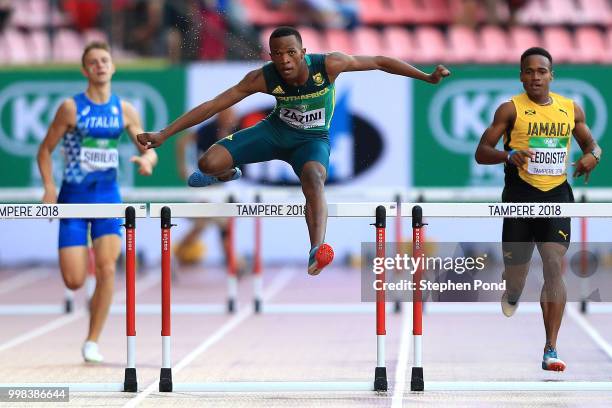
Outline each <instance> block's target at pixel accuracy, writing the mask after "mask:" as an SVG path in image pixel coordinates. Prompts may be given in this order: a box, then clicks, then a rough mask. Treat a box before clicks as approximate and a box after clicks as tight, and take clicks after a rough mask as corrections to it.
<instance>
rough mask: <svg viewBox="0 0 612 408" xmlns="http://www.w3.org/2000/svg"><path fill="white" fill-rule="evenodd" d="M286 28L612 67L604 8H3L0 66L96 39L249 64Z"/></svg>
mask: <svg viewBox="0 0 612 408" xmlns="http://www.w3.org/2000/svg"><path fill="white" fill-rule="evenodd" d="M285 24H287V25H294V26H296V27H298V28H299V29H300V30H301V31H302V33H303V36H304V44H305V46H306V47H307V49H308V50H309V51H311V52H322V51H328V50H340V51H344V52H347V53H354V54H366V53H367V54H379V53H380V54H386V55H391V56H395V57H398V58H402V59H406V60H409V61H413V62H415V63H432V62H438V61H440V62H445V63H507V62H514V61H516V58H517V56H518V55H520V52H521V50H524V49H525V48H528V47H529V46H533V45H542V46H544V47H546V48H548V49H549V50H550V51H551V53H552V54H553V56H554V57H555V59H556V60H557V61H559V62H569V63H601V62H603V63H605V62H611V61H612V4H611V2H610V1H609V0H0V30H1V35H0V61H1V62H2V63H3V64H32V63H48V62H49V61H57V62H74V61H78V59H79V57H80V53H81V50H82V47H83V44H84V43H87V42H89V41H91V40H95V39H105V40H107V41H108V42H109V43H110V44H111V45H112V46H113V48H114V52H115V56H116V58H118V59H121V60H123V59H133V58H139V57H153V58H162V59H167V60H169V61H170V62H172V63H177V64H178V63H183V62H190V61H196V60H204V61H211V60H213V61H214V60H256V59H260V58H262V56H264V55H265V49H266V43H267V37H268V34H269V32H270V30H271V29H272V28H273V27H275V26H277V25H285Z"/></svg>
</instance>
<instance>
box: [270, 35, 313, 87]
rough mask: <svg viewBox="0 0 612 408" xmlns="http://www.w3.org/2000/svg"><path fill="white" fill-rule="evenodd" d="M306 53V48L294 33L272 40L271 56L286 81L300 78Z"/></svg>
mask: <svg viewBox="0 0 612 408" xmlns="http://www.w3.org/2000/svg"><path fill="white" fill-rule="evenodd" d="M305 54H306V49H305V48H302V45H301V44H300V42H299V41H298V39H297V38H296V36H294V35H288V36H286V37H278V38H272V39H271V40H270V58H271V59H272V62H273V63H274V66H275V67H276V70H277V71H278V73H279V74H280V76H281V77H282V78H283V79H284V80H285V81H295V80H297V79H298V77H299V73H300V68H301V67H302V63H303V61H304V55H305Z"/></svg>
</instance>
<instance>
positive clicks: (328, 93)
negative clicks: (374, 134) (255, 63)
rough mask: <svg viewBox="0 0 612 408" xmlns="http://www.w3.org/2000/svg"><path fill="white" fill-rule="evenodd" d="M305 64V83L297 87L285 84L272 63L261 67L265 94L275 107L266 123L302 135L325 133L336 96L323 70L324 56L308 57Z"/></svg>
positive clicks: (327, 130) (313, 55) (332, 112)
mask: <svg viewBox="0 0 612 408" xmlns="http://www.w3.org/2000/svg"><path fill="white" fill-rule="evenodd" d="M305 60H306V64H307V65H308V80H307V81H306V83H305V84H304V85H300V86H291V85H289V84H287V83H286V82H285V81H284V80H283V79H282V78H281V76H280V75H279V74H278V72H277V71H276V68H275V67H274V64H273V63H272V62H269V63H267V64H266V65H264V66H263V73H264V78H265V80H266V88H267V93H268V94H270V95H272V96H274V97H275V98H276V107H275V108H274V111H272V113H271V114H270V115H269V116H268V117H267V118H266V120H267V121H269V122H271V123H273V124H281V125H284V126H289V127H290V128H292V129H294V130H298V131H301V132H306V133H313V134H315V133H316V134H321V133H328V132H329V126H330V122H331V118H332V116H333V114H334V104H335V94H336V92H335V88H334V84H333V83H331V82H330V81H329V78H328V76H327V71H326V70H325V55H324V54H307V55H306V56H305Z"/></svg>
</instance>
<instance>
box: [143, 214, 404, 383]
mask: <svg viewBox="0 0 612 408" xmlns="http://www.w3.org/2000/svg"><path fill="white" fill-rule="evenodd" d="M245 208H246V210H245ZM387 209H388V210H389V212H390V213H391V215H395V214H396V210H397V204H396V203H386V204H378V203H347V204H344V203H341V204H329V212H330V216H335V217H375V223H374V224H372V225H374V226H375V229H376V255H377V256H384V254H385V228H386V216H387ZM150 214H151V217H159V218H160V219H161V250H162V307H161V310H162V316H161V320H162V332H161V335H162V367H161V370H160V377H159V391H161V392H172V391H192V392H196V391H199V392H207V391H219V392H223V391H243V392H249V391H321V390H323V391H325V390H335V391H340V390H345V391H354V390H364V391H386V390H387V388H388V383H387V369H386V363H385V339H386V327H385V312H386V304H385V297H384V291H383V290H380V291H378V292H377V294H376V307H375V312H376V338H377V341H376V367H375V370H374V381H373V382H363V381H357V382H347V381H333V382H301V381H300V382H268V381H262V382H221V383H219V382H211V383H183V384H174V383H173V380H172V359H171V356H170V346H171V302H170V297H171V279H170V265H171V256H172V251H171V245H170V242H171V239H170V229H171V226H172V217H186V218H200V217H202V218H207V217H298V216H299V217H303V216H304V214H305V209H304V205H303V204H291V203H278V204H258V203H253V204H236V203H222V204H211V203H197V204H183V203H178V204H151V208H150ZM379 279H380V280H381V281H383V282H384V272H383V273H382V274H380V275H379Z"/></svg>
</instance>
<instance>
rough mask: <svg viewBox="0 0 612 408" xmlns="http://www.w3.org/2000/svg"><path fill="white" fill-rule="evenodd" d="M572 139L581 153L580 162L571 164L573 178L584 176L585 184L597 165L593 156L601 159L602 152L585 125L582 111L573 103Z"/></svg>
mask: <svg viewBox="0 0 612 408" xmlns="http://www.w3.org/2000/svg"><path fill="white" fill-rule="evenodd" d="M574 137H575V138H576V141H577V142H578V144H579V145H580V149H582V153H583V155H582V157H581V158H580V160H578V161H576V162H575V163H572V166H574V167H575V170H574V177H580V176H582V175H584V182H585V183H587V182H588V181H589V176H590V175H591V171H592V170H593V169H594V168H595V166H597V163H598V159H597V158H596V157H595V156H597V157H601V152H602V150H601V147H599V145H598V144H597V142H596V141H595V139H593V136H592V135H591V130H590V129H589V127H588V126H587V124H586V116H585V114H584V111H583V110H582V108H581V107H580V106H578V105H577V104H576V103H574Z"/></svg>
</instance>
